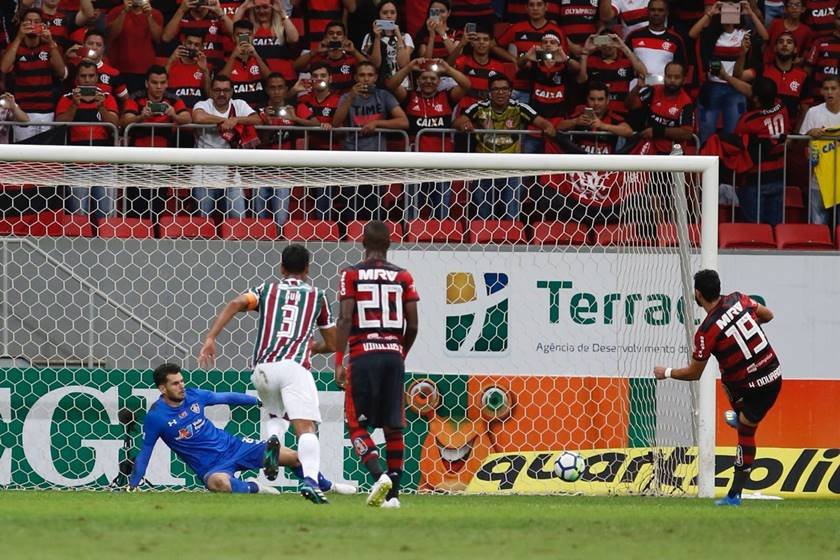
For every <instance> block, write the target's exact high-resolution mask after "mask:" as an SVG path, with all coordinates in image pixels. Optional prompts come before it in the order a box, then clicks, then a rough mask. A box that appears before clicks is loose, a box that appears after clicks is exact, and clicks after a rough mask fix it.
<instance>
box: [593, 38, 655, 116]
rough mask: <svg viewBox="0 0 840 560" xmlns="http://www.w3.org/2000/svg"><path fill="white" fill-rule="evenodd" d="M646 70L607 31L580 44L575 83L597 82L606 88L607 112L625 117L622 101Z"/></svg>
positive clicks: (628, 50)
mask: <svg viewBox="0 0 840 560" xmlns="http://www.w3.org/2000/svg"><path fill="white" fill-rule="evenodd" d="M647 73H648V71H647V67H646V66H645V65H644V63H643V62H642V61H641V60H639V58H638V57H637V56H636V55H635V54H634V53H633V51H632V50H631V49H630V47H628V46H627V44H626V43H625V42H624V41H622V40H621V39H620V38H619V37H618V35H616V34H615V33H611V32H610V31H609V30H608V29H606V30H603V31H601V32H600V33H598V34H597V35H590V36H589V37H587V39H586V42H584V44H583V51H582V52H581V55H580V72H579V73H578V77H577V82H578V83H579V84H585V83H587V82H601V83H604V84H606V85H607V87H608V88H609V96H610V110H611V111H615V112H616V113H619V114H621V115H626V114H627V107H626V106H625V105H624V99H625V98H626V97H627V94H628V93H629V92H630V84H631V83H632V82H633V80H634V79H636V78H642V79H644V77H645V76H646V75H647Z"/></svg>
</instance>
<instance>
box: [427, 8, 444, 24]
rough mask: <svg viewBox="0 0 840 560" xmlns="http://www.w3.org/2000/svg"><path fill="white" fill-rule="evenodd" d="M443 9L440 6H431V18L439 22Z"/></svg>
mask: <svg viewBox="0 0 840 560" xmlns="http://www.w3.org/2000/svg"><path fill="white" fill-rule="evenodd" d="M442 11H443V10H441V9H440V8H429V19H430V20H432V21H433V22H435V23H437V22H439V21H440V14H441V13H442Z"/></svg>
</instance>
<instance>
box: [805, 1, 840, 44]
mask: <svg viewBox="0 0 840 560" xmlns="http://www.w3.org/2000/svg"><path fill="white" fill-rule="evenodd" d="M803 4H805V13H804V14H803V15H802V21H804V22H805V24H806V25H807V26H808V27H810V28H811V32H812V33H813V34H814V38H815V39H816V38H818V37H826V36H828V35H831V34H832V33H834V9H835V7H836V6H837V0H808V2H807V3H803Z"/></svg>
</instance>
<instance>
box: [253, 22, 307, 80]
mask: <svg viewBox="0 0 840 560" xmlns="http://www.w3.org/2000/svg"><path fill="white" fill-rule="evenodd" d="M253 45H254V49H255V50H256V51H257V53H258V54H259V55H260V57H262V59H263V60H264V61H265V63H266V64H267V65H268V67H269V68H271V71H272V72H277V73H279V74H280V75H281V76H283V79H284V80H286V82H291V83H294V81H295V80H297V72H295V69H294V68H293V67H292V64H293V63H294V61H295V58H297V54H298V50H299V49H298V48H297V45H292V44H289V42H288V41H287V42H284V43H282V44H281V43H280V41H279V40H278V39H277V37H275V36H274V32H273V31H272V30H271V29H270V28H267V27H260V28H258V29H257V30H256V31H255V32H254V39H253Z"/></svg>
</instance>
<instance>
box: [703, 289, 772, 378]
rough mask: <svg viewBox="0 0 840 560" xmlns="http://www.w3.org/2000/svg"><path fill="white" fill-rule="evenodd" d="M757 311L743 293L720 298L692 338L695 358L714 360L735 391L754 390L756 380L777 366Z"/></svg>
mask: <svg viewBox="0 0 840 560" xmlns="http://www.w3.org/2000/svg"><path fill="white" fill-rule="evenodd" d="M756 309H758V303H757V302H756V301H755V300H753V299H752V298H751V297H750V296H748V295H746V294H742V293H739V292H733V293H731V294H728V295H724V296H721V298H720V301H718V303H717V305H715V307H714V308H713V309H712V310H711V311H709V314H708V315H707V316H706V318H705V319H704V320H703V322H702V323H701V324H700V327H699V328H698V329H697V333H696V334H695V335H694V354H693V357H694V359H695V360H697V361H699V362H705V361H706V360H708V359H709V357H710V356H714V357H715V358H717V361H718V364H719V365H720V373H721V380H722V381H723V383H724V384H725V385H726V386H728V387H731V388H734V389H743V388H753V387H754V381H755V380H757V379H759V378H761V377H763V376H765V375H767V374H769V373H771V372H773V371H774V370H775V369H776V368H778V367H779V359H778V357H776V353H775V352H774V351H773V347H772V346H771V345H770V342H769V341H768V340H767V337H766V336H765V334H764V331H763V330H762V329H761V325H759V324H758V320H757V317H756V314H755V311H756ZM751 383H752V384H753V385H752V386H751Z"/></svg>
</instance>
